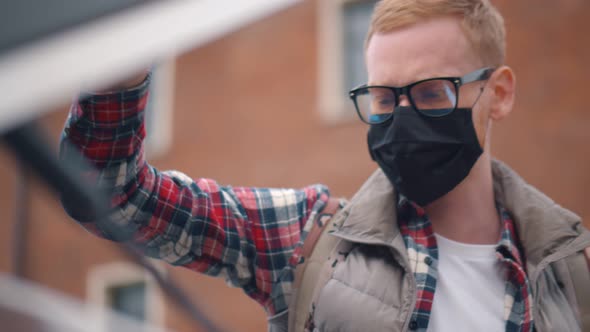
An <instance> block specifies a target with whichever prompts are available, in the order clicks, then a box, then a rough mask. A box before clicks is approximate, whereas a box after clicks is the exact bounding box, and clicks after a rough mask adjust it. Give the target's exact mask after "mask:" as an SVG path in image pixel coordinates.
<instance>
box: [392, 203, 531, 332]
mask: <svg viewBox="0 0 590 332" xmlns="http://www.w3.org/2000/svg"><path fill="white" fill-rule="evenodd" d="M498 209H499V211H500V215H501V218H502V232H501V238H500V241H499V242H498V245H497V247H496V253H497V256H498V259H499V260H500V261H501V262H502V263H503V264H504V265H505V266H506V268H507V274H506V292H505V295H504V308H505V319H506V332H530V331H533V316H532V312H533V311H532V303H533V302H532V296H531V288H530V285H529V281H528V278H527V275H526V271H525V270H524V266H525V262H524V257H523V256H522V255H521V250H519V248H518V244H519V240H518V236H517V234H516V231H515V228H514V222H513V221H512V218H511V217H510V215H509V214H508V212H507V211H506V210H504V209H503V208H502V207H499V208H498ZM398 211H399V212H398V222H399V225H400V232H401V234H402V237H403V239H404V242H405V244H406V248H407V250H408V257H409V262H410V267H411V269H412V272H413V273H414V277H415V279H416V295H417V296H416V307H415V308H414V311H413V313H412V317H411V318H410V329H411V330H413V331H426V330H427V328H428V323H429V320H430V313H431V310H432V302H433V300H434V293H435V291H436V280H437V277H438V272H437V269H436V266H437V264H438V248H437V244H436V238H435V236H434V232H433V229H432V224H431V223H430V220H429V219H428V216H427V215H426V213H425V211H424V209H422V208H421V207H419V206H417V205H415V204H414V203H412V202H410V201H408V200H407V199H406V198H404V197H401V198H400V203H399V210H398Z"/></svg>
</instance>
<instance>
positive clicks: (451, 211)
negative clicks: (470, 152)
mask: <svg viewBox="0 0 590 332" xmlns="http://www.w3.org/2000/svg"><path fill="white" fill-rule="evenodd" d="M425 210H426V213H427V214H428V217H429V218H430V220H431V222H432V226H433V228H434V231H435V232H436V233H438V234H440V235H442V236H444V237H446V238H448V239H451V240H454V241H457V242H463V243H472V244H494V243H497V242H498V239H499V238H500V230H501V224H500V216H499V215H498V210H497V209H496V204H495V201H494V188H493V183H492V170H491V163H490V156H489V153H484V154H483V155H482V156H481V157H480V158H479V160H478V161H477V162H476V163H475V165H474V166H473V168H472V169H471V172H470V173H469V175H468V176H467V177H466V178H465V179H464V180H463V181H462V182H461V183H460V184H459V185H457V187H455V188H454V189H453V190H452V191H450V192H449V193H447V194H446V195H444V196H443V197H441V198H439V199H437V200H436V201H434V202H432V203H430V204H429V205H427V206H426V207H425Z"/></svg>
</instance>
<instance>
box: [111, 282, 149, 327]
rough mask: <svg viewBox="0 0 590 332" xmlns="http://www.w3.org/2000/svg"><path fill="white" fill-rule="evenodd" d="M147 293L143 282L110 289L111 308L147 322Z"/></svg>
mask: <svg viewBox="0 0 590 332" xmlns="http://www.w3.org/2000/svg"><path fill="white" fill-rule="evenodd" d="M145 293H146V286H145V283H143V282H138V283H133V284H128V285H124V286H117V287H113V288H111V289H110V294H109V295H110V299H111V307H112V309H113V310H115V311H118V312H120V313H123V314H126V315H129V316H132V317H134V318H136V319H139V320H145V318H146V317H145V316H146V313H145Z"/></svg>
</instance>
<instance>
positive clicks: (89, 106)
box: [78, 72, 151, 127]
mask: <svg viewBox="0 0 590 332" xmlns="http://www.w3.org/2000/svg"><path fill="white" fill-rule="evenodd" d="M150 81H151V72H150V73H148V75H147V76H146V78H145V79H144V80H143V81H142V82H141V83H140V84H138V85H136V86H134V87H130V88H127V89H123V90H118V91H109V92H100V93H84V92H83V93H81V94H80V96H79V100H78V104H79V107H80V111H81V113H82V114H80V115H81V117H82V118H84V119H85V120H86V121H88V122H90V123H91V124H93V125H95V126H100V127H118V126H121V125H124V124H126V123H128V122H129V121H133V120H136V119H138V118H139V116H140V115H141V114H142V113H143V111H144V110H145V107H146V104H147V100H148V94H149V87H150Z"/></svg>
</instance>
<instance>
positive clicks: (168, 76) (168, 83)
mask: <svg viewBox="0 0 590 332" xmlns="http://www.w3.org/2000/svg"><path fill="white" fill-rule="evenodd" d="M174 70H175V65H174V60H169V61H167V62H164V63H160V64H158V65H156V66H154V68H153V69H152V81H151V84H150V97H149V99H148V104H147V106H146V111H145V125H146V130H147V136H146V139H145V148H146V156H147V158H148V159H155V158H158V157H160V156H162V155H163V154H164V153H166V151H168V148H169V147H170V145H171V144H172V112H173V107H174V76H175V75H174Z"/></svg>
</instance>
